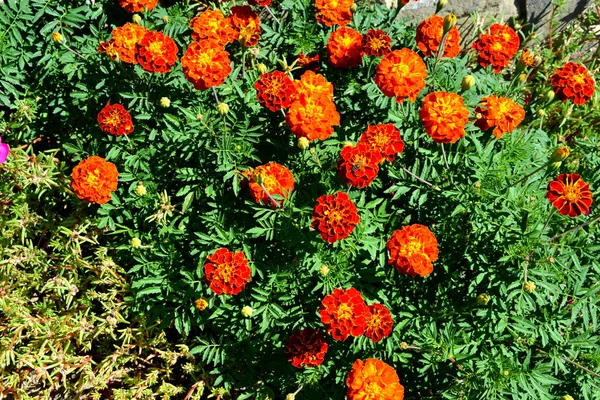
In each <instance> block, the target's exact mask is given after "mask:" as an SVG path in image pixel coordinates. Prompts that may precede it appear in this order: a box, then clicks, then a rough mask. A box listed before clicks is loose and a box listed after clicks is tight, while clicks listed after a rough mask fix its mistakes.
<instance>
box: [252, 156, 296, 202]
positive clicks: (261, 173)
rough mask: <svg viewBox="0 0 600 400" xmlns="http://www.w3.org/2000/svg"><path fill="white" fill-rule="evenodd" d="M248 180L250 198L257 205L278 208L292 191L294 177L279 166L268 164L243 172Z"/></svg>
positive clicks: (272, 163)
mask: <svg viewBox="0 0 600 400" xmlns="http://www.w3.org/2000/svg"><path fill="white" fill-rule="evenodd" d="M243 175H244V176H245V177H246V178H247V179H248V180H249V184H248V186H249V188H250V196H251V197H252V200H254V202H255V203H257V204H261V203H262V204H271V205H272V206H273V207H279V206H280V205H281V204H280V202H279V200H280V199H287V198H288V197H289V196H290V194H291V193H292V191H293V190H294V176H293V175H292V173H291V172H290V170H289V169H287V168H286V167H284V166H283V165H281V164H277V163H275V162H270V163H267V164H264V165H259V166H258V167H256V168H253V169H250V170H248V171H245V172H243Z"/></svg>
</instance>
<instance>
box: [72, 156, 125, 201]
mask: <svg viewBox="0 0 600 400" xmlns="http://www.w3.org/2000/svg"><path fill="white" fill-rule="evenodd" d="M118 183H119V172H118V171H117V167H116V166H115V164H113V163H111V162H108V161H106V160H105V159H104V158H102V157H98V156H91V157H89V158H86V159H85V160H82V161H80V162H79V164H77V165H76V166H75V168H73V172H72V173H71V187H72V188H73V191H74V192H75V194H76V195H77V197H79V198H80V199H81V200H83V201H87V202H88V203H97V204H104V203H107V202H108V201H110V195H111V193H112V192H114V191H115V190H117V185H118Z"/></svg>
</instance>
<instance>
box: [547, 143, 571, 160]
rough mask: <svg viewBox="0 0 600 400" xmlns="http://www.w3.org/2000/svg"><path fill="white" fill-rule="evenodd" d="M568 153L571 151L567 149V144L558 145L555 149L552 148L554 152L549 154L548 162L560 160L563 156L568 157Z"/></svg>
mask: <svg viewBox="0 0 600 400" xmlns="http://www.w3.org/2000/svg"><path fill="white" fill-rule="evenodd" d="M569 154H571V151H570V150H569V148H568V147H567V146H560V147H558V148H556V150H554V152H553V153H552V155H551V156H550V162H551V163H556V162H561V161H563V160H564V159H565V158H567V157H569Z"/></svg>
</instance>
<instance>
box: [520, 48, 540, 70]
mask: <svg viewBox="0 0 600 400" xmlns="http://www.w3.org/2000/svg"><path fill="white" fill-rule="evenodd" d="M521 64H523V65H524V66H525V67H535V66H536V64H537V61H536V60H535V57H534V55H533V53H532V52H531V51H529V50H527V49H523V52H522V53H521Z"/></svg>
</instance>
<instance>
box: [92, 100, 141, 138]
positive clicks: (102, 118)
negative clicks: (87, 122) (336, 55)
mask: <svg viewBox="0 0 600 400" xmlns="http://www.w3.org/2000/svg"><path fill="white" fill-rule="evenodd" d="M98 124H99V125H100V130H101V131H102V132H104V133H108V134H110V135H114V136H121V135H129V134H130V133H131V132H133V121H132V120H131V115H129V112H127V110H126V109H125V107H123V106H122V105H120V104H107V105H106V106H105V107H104V108H103V109H102V110H100V112H99V113H98Z"/></svg>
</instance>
